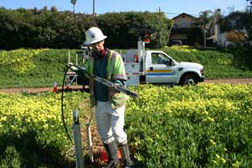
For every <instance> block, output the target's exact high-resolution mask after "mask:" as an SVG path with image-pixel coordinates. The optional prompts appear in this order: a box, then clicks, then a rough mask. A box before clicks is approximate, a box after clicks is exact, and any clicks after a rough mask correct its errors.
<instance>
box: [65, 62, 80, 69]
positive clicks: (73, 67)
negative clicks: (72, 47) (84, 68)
mask: <svg viewBox="0 0 252 168" xmlns="http://www.w3.org/2000/svg"><path fill="white" fill-rule="evenodd" d="M67 66H68V67H69V68H70V69H71V70H73V71H77V70H78V68H76V67H75V66H74V64H73V63H72V62H68V63H67Z"/></svg>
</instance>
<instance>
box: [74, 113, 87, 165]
mask: <svg viewBox="0 0 252 168" xmlns="http://www.w3.org/2000/svg"><path fill="white" fill-rule="evenodd" d="M73 120H74V123H73V135H74V152H75V163H76V168H84V159H83V152H82V144H81V131H80V123H79V116H78V111H77V110H75V111H74V112H73Z"/></svg>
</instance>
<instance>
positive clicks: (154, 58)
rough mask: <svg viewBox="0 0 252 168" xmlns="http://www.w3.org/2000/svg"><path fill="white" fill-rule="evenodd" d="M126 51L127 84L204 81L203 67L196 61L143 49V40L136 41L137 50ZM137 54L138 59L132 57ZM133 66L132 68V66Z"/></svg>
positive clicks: (195, 82)
mask: <svg viewBox="0 0 252 168" xmlns="http://www.w3.org/2000/svg"><path fill="white" fill-rule="evenodd" d="M133 53H134V51H132V50H131V51H130V52H127V54H126V55H124V56H123V57H124V58H126V59H124V60H126V62H125V69H126V73H127V75H128V81H127V84H128V85H138V84H139V83H151V84H180V85H185V84H191V85H195V84H197V83H198V82H203V81H204V72H203V71H204V67H203V66H202V65H201V64H198V63H191V62H177V61H176V60H175V59H173V58H172V57H171V56H169V55H167V54H166V53H164V52H163V51H156V50H147V51H146V50H145V42H142V41H139V42H138V51H135V54H133ZM133 56H134V58H135V57H136V56H137V57H138V59H132V57H133ZM133 67H134V68H133Z"/></svg>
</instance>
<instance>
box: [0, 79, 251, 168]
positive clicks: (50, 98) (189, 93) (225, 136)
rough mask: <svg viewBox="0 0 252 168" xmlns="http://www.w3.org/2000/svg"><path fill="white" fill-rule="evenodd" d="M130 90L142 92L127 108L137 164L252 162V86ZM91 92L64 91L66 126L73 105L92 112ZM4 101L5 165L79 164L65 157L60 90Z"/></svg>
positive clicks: (0, 108) (0, 138) (1, 139)
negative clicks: (90, 103) (89, 101)
mask: <svg viewBox="0 0 252 168" xmlns="http://www.w3.org/2000/svg"><path fill="white" fill-rule="evenodd" d="M129 89H131V90H133V91H136V92H137V93H138V94H139V98H137V99H135V98H134V99H133V98H130V99H129V100H128V101H127V105H126V112H125V115H126V116H125V121H126V125H125V128H126V132H127V135H128V140H129V146H130V151H131V154H132V156H133V158H134V162H135V163H136V167H148V168H149V167H150V168H151V167H186V168H188V167H189V168H191V167H195V168H196V167H251V166H252V155H251V151H252V141H251V135H252V129H251V117H252V104H251V101H252V98H251V94H252V85H230V84H218V85H215V84H204V83H201V84H198V85H196V86H185V87H179V86H175V87H165V86H152V85H140V86H135V87H130V88H129ZM88 96H89V95H88V94H83V93H81V92H72V93H71V92H69V93H67V94H65V98H64V109H65V121H66V125H67V128H68V130H70V129H71V125H72V116H71V112H72V110H73V109H74V108H75V107H76V108H77V109H79V112H80V115H81V116H83V117H85V116H87V115H89V114H90V113H87V111H86V110H87V108H88V107H89V106H88V105H87V104H85V103H84V104H83V102H86V103H88V102H87V101H86V100H87V99H88ZM0 100H1V101H0V149H2V150H0V165H1V166H2V167H11V166H13V167H74V162H73V160H72V158H70V157H69V158H66V152H67V151H68V150H69V148H70V146H71V144H70V141H68V139H67V137H66V134H65V132H64V128H63V126H62V121H61V114H60V95H59V94H54V93H41V94H29V93H19V94H5V93H0ZM13 101H15V103H13ZM85 109H86V110H85ZM81 123H82V124H85V122H84V121H81ZM83 145H84V146H85V145H86V144H83Z"/></svg>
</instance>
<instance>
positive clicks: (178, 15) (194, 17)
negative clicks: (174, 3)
mask: <svg viewBox="0 0 252 168" xmlns="http://www.w3.org/2000/svg"><path fill="white" fill-rule="evenodd" d="M183 15H186V16H188V17H191V18H193V19H196V17H194V16H192V15H189V14H187V13H181V14H179V15H178V16H175V17H174V18H172V19H173V20H174V19H176V18H178V17H180V16H183Z"/></svg>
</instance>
